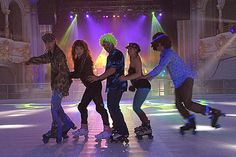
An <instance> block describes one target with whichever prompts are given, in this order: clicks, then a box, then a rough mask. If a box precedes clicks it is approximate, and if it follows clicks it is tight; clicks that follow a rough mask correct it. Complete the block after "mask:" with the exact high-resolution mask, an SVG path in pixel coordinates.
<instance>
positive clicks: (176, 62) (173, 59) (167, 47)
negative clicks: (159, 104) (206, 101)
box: [144, 32, 223, 134]
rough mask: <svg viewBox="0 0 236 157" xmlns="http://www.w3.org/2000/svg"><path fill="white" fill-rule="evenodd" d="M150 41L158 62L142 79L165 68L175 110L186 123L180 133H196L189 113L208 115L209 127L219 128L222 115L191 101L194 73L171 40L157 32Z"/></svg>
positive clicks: (193, 119) (155, 74) (215, 110)
mask: <svg viewBox="0 0 236 157" xmlns="http://www.w3.org/2000/svg"><path fill="white" fill-rule="evenodd" d="M152 39H153V40H152V42H151V45H152V48H153V50H154V51H160V52H161V55H160V61H159V64H158V65H157V66H156V67H155V68H154V69H153V70H152V71H151V72H149V73H148V74H147V75H146V76H144V78H146V79H150V80H151V79H152V78H154V77H155V76H157V75H158V74H160V72H161V71H162V70H163V69H164V68H167V70H168V72H169V73H170V77H171V79H172V81H173V83H174V86H175V105H176V108H177V109H178V111H179V113H180V114H181V116H182V117H183V118H184V119H186V121H187V123H186V124H185V125H184V126H182V127H180V133H181V134H184V132H185V130H192V131H193V133H194V134H195V133H196V131H195V129H196V123H195V116H194V115H193V114H190V113H189V111H192V112H195V113H201V114H202V115H210V116H211V126H212V127H214V128H219V127H220V125H219V124H218V123H217V122H218V119H219V117H220V116H221V115H223V114H222V113H221V111H220V110H218V109H215V108H212V107H209V106H204V105H201V104H198V103H196V102H193V101H192V92H193V83H194V78H195V73H194V72H193V71H192V70H191V69H190V67H189V66H188V65H186V64H185V63H184V61H183V60H182V59H181V58H180V57H179V55H178V54H177V53H176V52H174V50H172V49H171V40H170V38H169V37H168V35H166V34H164V33H161V32H158V33H156V34H155V35H154V36H153V37H152Z"/></svg>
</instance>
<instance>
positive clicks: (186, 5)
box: [172, 0, 190, 20]
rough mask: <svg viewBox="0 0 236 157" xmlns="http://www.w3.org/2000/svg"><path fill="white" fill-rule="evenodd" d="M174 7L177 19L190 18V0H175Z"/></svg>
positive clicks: (174, 14)
mask: <svg viewBox="0 0 236 157" xmlns="http://www.w3.org/2000/svg"><path fill="white" fill-rule="evenodd" d="M172 7H173V16H174V19H175V20H189V19H190V0H173V1H172Z"/></svg>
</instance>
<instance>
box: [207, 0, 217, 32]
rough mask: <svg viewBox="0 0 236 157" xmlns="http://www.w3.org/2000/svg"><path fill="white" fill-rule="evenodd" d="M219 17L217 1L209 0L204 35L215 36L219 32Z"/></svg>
mask: <svg viewBox="0 0 236 157" xmlns="http://www.w3.org/2000/svg"><path fill="white" fill-rule="evenodd" d="M218 17H219V13H218V10H217V1H216V0H208V2H207V5H206V11H205V29H204V30H205V32H204V37H210V36H215V35H217V34H218V32H219V31H218Z"/></svg>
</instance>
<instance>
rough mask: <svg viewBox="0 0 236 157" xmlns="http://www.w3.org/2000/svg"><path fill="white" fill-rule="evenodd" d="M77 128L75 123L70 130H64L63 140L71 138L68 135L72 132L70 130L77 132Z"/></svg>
mask: <svg viewBox="0 0 236 157" xmlns="http://www.w3.org/2000/svg"><path fill="white" fill-rule="evenodd" d="M76 128H77V127H76V126H75V124H74V123H73V125H72V127H71V128H69V129H63V132H62V137H63V139H66V138H69V136H68V135H67V133H68V132H69V131H70V129H73V130H75V129H76Z"/></svg>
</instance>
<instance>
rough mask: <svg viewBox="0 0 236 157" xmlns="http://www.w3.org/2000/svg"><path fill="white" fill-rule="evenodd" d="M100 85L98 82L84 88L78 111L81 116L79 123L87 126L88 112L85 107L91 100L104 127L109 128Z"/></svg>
mask: <svg viewBox="0 0 236 157" xmlns="http://www.w3.org/2000/svg"><path fill="white" fill-rule="evenodd" d="M101 92H102V83H101V82H100V81H97V82H94V83H92V84H90V85H89V86H87V87H86V89H85V92H84V95H83V97H82V100H81V102H80V104H79V105H78V109H79V111H80V114H81V123H82V124H88V121H87V120H88V110H87V106H88V105H89V103H90V102H91V101H92V100H93V101H94V103H95V105H96V111H97V112H98V113H99V114H100V115H101V117H102V121H103V124H104V125H107V126H109V120H108V114H107V110H106V109H105V108H104V103H103V99H102V94H101Z"/></svg>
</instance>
